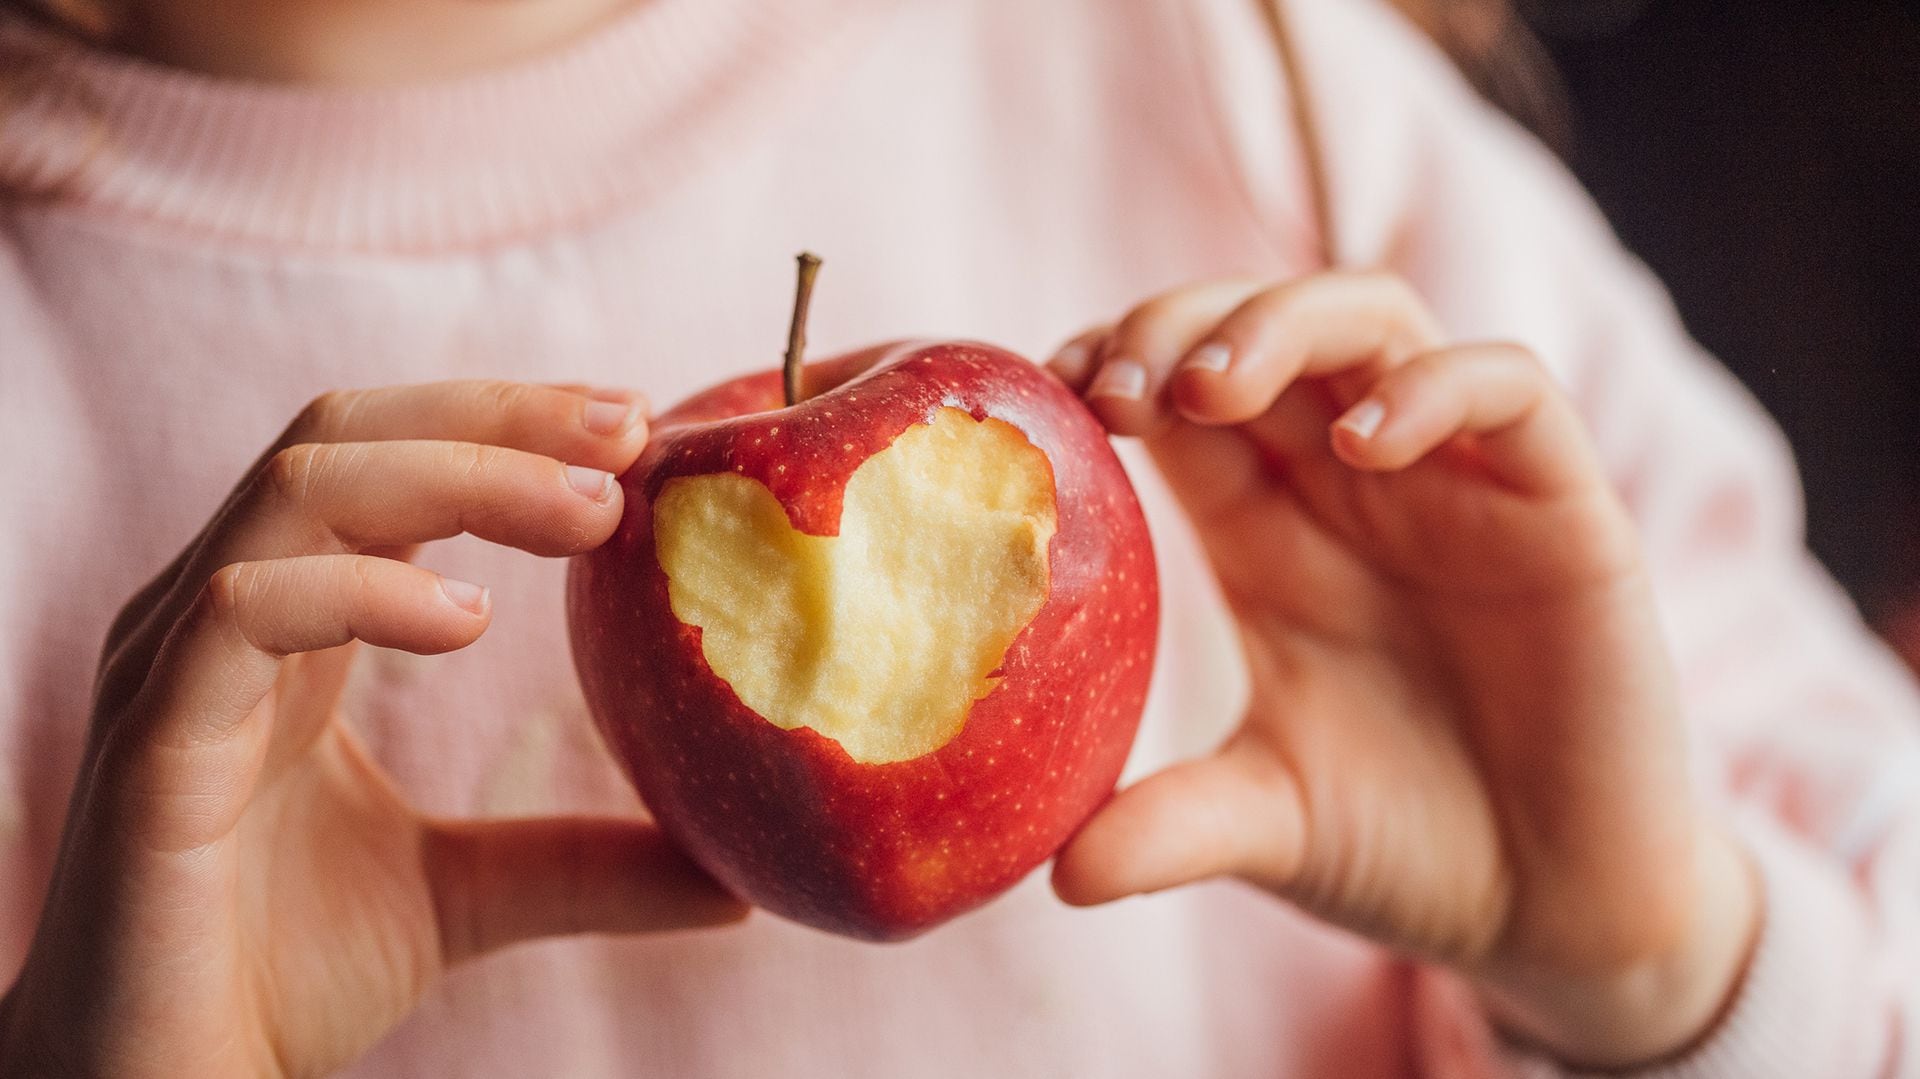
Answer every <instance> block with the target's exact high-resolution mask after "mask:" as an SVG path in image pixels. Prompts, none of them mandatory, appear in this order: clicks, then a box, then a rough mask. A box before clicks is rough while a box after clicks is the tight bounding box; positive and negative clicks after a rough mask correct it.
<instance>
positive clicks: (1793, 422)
mask: <svg viewBox="0 0 1920 1079" xmlns="http://www.w3.org/2000/svg"><path fill="white" fill-rule="evenodd" d="M1518 11H1519V14H1520V16H1521V18H1522V19H1523V20H1524V22H1525V25H1526V26H1528V27H1530V28H1531V29H1532V30H1533V32H1534V34H1535V35H1536V37H1537V40H1538V41H1539V42H1540V43H1542V44H1544V46H1545V54H1546V57H1547V58H1549V59H1550V61H1551V64H1552V67H1553V68H1554V69H1557V72H1558V77H1559V81H1560V84H1561V85H1560V87H1559V88H1558V91H1557V93H1555V91H1554V89H1553V88H1552V87H1551V86H1550V85H1548V87H1547V89H1546V95H1547V96H1548V97H1549V98H1551V97H1554V96H1557V97H1558V98H1559V102H1558V104H1559V106H1560V116H1559V118H1558V121H1557V122H1556V121H1555V120H1554V118H1553V117H1552V116H1551V115H1549V116H1548V118H1547V119H1546V121H1545V123H1544V124H1543V125H1541V126H1544V127H1545V128H1546V133H1547V134H1548V135H1549V137H1550V141H1556V142H1558V143H1560V144H1561V149H1562V151H1563V153H1564V154H1565V156H1566V157H1567V159H1568V161H1569V162H1570V164H1571V165H1572V166H1573V168H1574V170H1575V172H1577V173H1578V174H1579V176H1580V178H1581V179H1582V180H1583V181H1584V182H1585V183H1586V184H1587V186H1588V187H1589V188H1590V189H1591V190H1592V191H1593V193H1594V195H1595V197H1596V198H1597V199H1598V200H1599V202H1600V204H1601V206H1602V207H1603V208H1604V209H1605V210H1606V212H1607V215H1608V216H1609V217H1610V218H1611V219H1612V221H1613V223H1614V227H1615V228H1616V229H1617V230H1618V231H1619V233H1620V235H1621V237H1622V239H1624V240H1625V241H1626V243H1627V245H1628V246H1629V247H1631V248H1632V249H1633V250H1634V251H1635V252H1637V253H1638V254H1639V255H1640V256H1641V257H1642V258H1644V259H1645V260H1646V261H1647V262H1648V263H1649V264H1650V265H1651V266H1652V267H1653V269H1654V271H1655V272H1656V273H1658V274H1659V275H1660V277H1661V278H1662V279H1663V280H1665V281H1666V283H1667V285H1668V287H1669V288H1671V289H1672V290H1673V293H1674V296H1675V298H1676V300H1677V302H1678V304H1679V306H1680V310H1681V312H1682V314H1683V316H1684V317H1685V318H1686V320H1687V324H1688V327H1689V328H1690V329H1691V330H1692V332H1693V334H1694V335H1695V336H1696V337H1697V338H1699V340H1700V341H1701V342H1702V343H1703V344H1705V345H1706V346H1707V347H1708V348H1709V349H1710V350H1712V351H1713V352H1714V354H1715V355H1717V356H1718V357H1720V359H1721V360H1722V361H1724V362H1725V363H1726V364H1727V365H1728V366H1729V367H1731V368H1732V369H1733V370H1734V372H1735V373H1736V374H1738V375H1739V376H1740V378H1741V379H1742V380H1743V381H1745V382H1746V384H1747V385H1748V386H1749V387H1750V388H1751V389H1752V390H1753V392H1754V393H1755V395H1756V396H1758V397H1759V398H1760V400H1761V401H1762V402H1763V403H1764V404H1765V405H1766V406H1767V408H1768V409H1770V410H1771V411H1772V413H1773V414H1774V416H1775V417H1777V418H1778V419H1779V421H1780V423H1781V425H1782V426H1783V427H1784V428H1785V429H1786V432H1787V435H1788V437H1789V438H1790V439H1791V440H1792V441H1793V443H1794V447H1795V449H1796V451H1797V452H1798V454H1799V457H1800V465H1801V471H1802V475H1803V478H1804V481H1805V484H1806V489H1807V502H1808V510H1809V516H1810V521H1809V529H1810V540H1811V543H1812V546H1813V549H1814V551H1815V552H1816V553H1817V554H1818V555H1819V556H1820V557H1821V559H1822V560H1824V561H1825V562H1826V564H1827V565H1828V566H1829V567H1831V568H1832V569H1833V571H1834V573H1835V574H1836V575H1837V576H1838V577H1839V578H1840V580H1841V581H1842V583H1844V584H1845V585H1846V586H1847V588H1848V589H1849V590H1850V591H1851V592H1852V593H1853V595H1854V596H1855V598H1856V599H1857V600H1858V601H1859V602H1860V603H1861V605H1862V607H1863V608H1864V609H1865V611H1866V612H1867V614H1868V615H1869V617H1870V618H1873V619H1874V620H1875V621H1876V622H1878V623H1879V624H1880V625H1881V626H1882V627H1883V628H1886V629H1889V630H1892V631H1894V632H1895V633H1896V634H1897V633H1898V632H1899V627H1900V626H1901V625H1902V624H1903V623H1904V622H1905V621H1906V620H1907V619H1908V618H1910V617H1911V616H1912V614H1913V613H1915V611H1920V604H1916V603H1915V601H1916V600H1920V315H1916V301H1917V300H1920V297H1916V295H1915V293H1916V291H1920V5H1916V4H1914V3H1912V2H1907V3H1895V2H1880V3H1864V2H1863V3H1832V4H1797V5H1772V4H1757V5H1756V4H1734V3H1700V2H1683V0H1671V2H1658V0H1654V2H1645V3H1638V2H1627V3H1621V2H1606V0H1584V2H1565V3H1547V2H1535V3H1532V4H1524V3H1523V4H1521V5H1520V6H1519V8H1518ZM1509 81H1511V80H1509ZM1496 96H1497V95H1496ZM1533 96H1534V97H1535V98H1536V99H1537V98H1539V97H1541V96H1542V95H1541V94H1540V93H1538V92H1536V93H1534V95H1533ZM1522 104H1523V108H1522V110H1521V111H1526V108H1527V107H1533V108H1535V109H1536V110H1537V109H1538V103H1537V102H1535V103H1534V104H1533V105H1531V106H1529V105H1528V104H1527V103H1526V102H1524V101H1523V102H1522ZM1910 608H1911V609H1910ZM1910 655H1911V656H1913V657H1916V658H1920V649H1915V650H1911V651H1910Z"/></svg>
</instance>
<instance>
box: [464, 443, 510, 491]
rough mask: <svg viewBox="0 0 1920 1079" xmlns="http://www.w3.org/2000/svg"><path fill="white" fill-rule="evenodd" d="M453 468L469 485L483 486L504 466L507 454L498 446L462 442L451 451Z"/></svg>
mask: <svg viewBox="0 0 1920 1079" xmlns="http://www.w3.org/2000/svg"><path fill="white" fill-rule="evenodd" d="M451 452H452V455H453V460H452V464H453V466H454V468H455V469H456V470H457V471H458V472H459V473H460V475H461V477H462V478H463V479H465V480H467V481H468V482H470V483H478V484H484V483H486V482H488V481H489V480H491V479H492V478H493V477H494V476H495V475H496V474H497V473H498V472H499V471H500V470H501V468H502V467H503V466H504V465H505V463H506V460H507V452H506V451H505V450H503V449H501V448H500V447H499V446H489V445H486V444H485V443H480V442H462V443H460V444H459V445H457V446H456V447H455V448H454V449H453V450H452V451H451Z"/></svg>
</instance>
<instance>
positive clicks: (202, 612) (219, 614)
mask: <svg viewBox="0 0 1920 1079" xmlns="http://www.w3.org/2000/svg"><path fill="white" fill-rule="evenodd" d="M258 580H259V571H258V569H257V567H255V566H254V565H253V563H251V562H232V563H229V564H227V565H224V566H221V567H220V568H219V569H217V570H214V571H213V572H212V573H211V574H209V575H208V576H207V583H206V584H204V585H202V586H201V588H200V595H199V598H198V599H197V600H195V602H194V605H193V610H192V615H191V617H193V618H194V619H195V620H196V621H202V622H210V621H234V620H236V619H237V618H238V617H239V612H240V608H241V605H242V604H243V603H244V602H245V601H246V598H247V596H248V595H250V594H251V593H252V591H253V589H254V588H256V587H258V583H257V582H258Z"/></svg>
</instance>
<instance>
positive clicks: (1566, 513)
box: [1052, 275, 1757, 1065]
mask: <svg viewBox="0 0 1920 1079" xmlns="http://www.w3.org/2000/svg"><path fill="white" fill-rule="evenodd" d="M1052 366H1053V367H1054V369H1055V370H1056V371H1057V372H1059V373H1060V374H1061V376H1062V377H1063V378H1065V379H1067V381H1068V382H1069V383H1070V384H1073V385H1075V386H1076V387H1082V388H1084V390H1085V393H1086V396H1087V399H1088V401H1089V403H1090V404H1091V405H1092V406H1093V408H1094V409H1095V410H1096V411H1097V412H1098V413H1099V414H1100V415H1101V417H1102V418H1103V419H1104V420H1105V421H1106V423H1107V425H1108V426H1109V428H1111V429H1112V430H1113V431H1114V432H1116V433H1119V434H1126V435H1137V436H1140V437H1142V438H1144V439H1145V440H1146V442H1147V445H1148V446H1149V448H1150V449H1151V451H1152V453H1153V455H1154V457H1155V460H1156V461H1157V463H1158V464H1159V466H1160V468H1161V470H1162V471H1163V472H1164V473H1165V474H1166V476H1167V478H1168V481H1169V483H1170V484H1171V485H1172V487H1173V488H1174V490H1175V491H1176V493H1177V494H1178V495H1179V497H1180V498H1181V500H1182V501H1183V503H1184V504H1185V506H1186V509H1187V511H1188V513H1189V514H1190V515H1191V516H1192V518H1193V520H1194V522H1195V524H1196V526H1197V528H1198V530H1199V533H1200V535H1201V537H1202V540H1203V542H1204V543H1205V545H1206V549H1207V551H1208V553H1209V555H1210V556H1211V559H1212V562H1213V566H1214V570H1215V572H1216V573H1217V574H1218V576H1219V578H1220V581H1221V583H1222V585H1223V587H1224V589H1225V592H1226V595H1227V598H1228V601H1229V603H1230V604H1231V606H1232V609H1233V612H1234V614H1235V616H1236V617H1237V620H1238V623H1239V627H1240V634H1241V639H1242V641H1243V644H1244V647H1245V649H1246V655H1247V660H1248V664H1249V667H1250V670H1251V672H1252V676H1253V693H1252V702H1251V705H1250V707H1249V710H1248V712H1247V715H1246V717H1245V721H1244V723H1243V725H1242V727H1241V729H1240V730H1239V732H1238V733H1237V734H1236V735H1235V736H1234V737H1233V738H1232V739H1231V740H1230V741H1229V742H1228V743H1227V745H1226V746H1225V747H1224V748H1222V749H1221V750H1220V751H1219V753H1218V754H1217V755H1215V756H1213V757H1211V758H1208V759H1205V760H1201V761H1198V762H1195V763H1190V764H1185V765H1181V766H1178V767H1175V768H1172V769H1169V770H1168V771H1166V772H1163V773H1161V774H1159V775H1156V776H1152V777H1150V778H1148V779H1146V780H1145V781H1143V782H1141V783H1139V784H1138V785H1136V786H1134V787H1132V788H1130V789H1128V790H1126V791H1123V792H1122V793H1120V794H1119V795H1117V796H1116V797H1115V799H1114V800H1113V802H1112V803H1111V804H1110V805H1108V806H1107V807H1106V808H1105V809H1104V810H1102V811H1101V812H1100V813H1099V814H1098V815H1096V816H1095V817H1094V818H1093V820H1092V821H1091V822H1089V823H1088V824H1087V826H1086V828H1085V829H1084V830H1083V831H1082V832H1081V833H1080V834H1079V836H1077V837H1076V838H1075V840H1074V841H1073V842H1072V843H1071V844H1070V845H1069V846H1068V847H1067V849H1066V850H1065V851H1064V852H1063V853H1062V854H1061V856H1060V859H1059V862H1058V864H1057V866H1056V868H1055V872H1054V883H1055V887H1056V888H1057V889H1058V890H1059V892H1060V894H1061V895H1062V896H1063V897H1065V898H1066V899H1067V900H1069V901H1070V902H1075V903H1098V902H1103V901H1106V900H1110V899H1114V898H1118V897H1120V896H1124V895H1129V894H1133V893H1137V892H1144V891H1151V890H1154V889H1159V888H1166V887H1170V886H1173V885H1177V884H1181V883H1184V882H1187V881H1193V880H1198V879H1201V878H1205V877H1211V876H1215V875H1221V874H1234V875H1238V876H1240V877H1242V878H1244V879H1246V880H1248V881H1251V882H1253V883H1255V884H1258V885H1261V886H1263V887H1265V888H1267V889H1269V890H1271V891H1272V892H1274V893H1275V894H1277V895H1280V896H1283V897H1285V898H1287V899H1289V900H1291V901H1293V902H1294V903H1297V904H1298V905H1300V906H1301V907H1303V908H1305V909H1307V910H1309V911H1311V912H1313V913H1314V914H1316V915H1318V916H1319V917H1322V918H1325V919H1327V920H1329V921H1332V922H1334V923H1337V924H1339V925H1342V926H1345V927H1347V928H1349V929H1352V930H1355V931H1358V932H1360V933H1364V934H1366V935H1368V936H1370V937H1372V938H1374V939H1376V940H1378V941H1381V942H1383V943H1386V944H1388V945H1391V946H1394V947H1398V948H1403V949H1406V950H1408V951H1411V952H1413V953H1416V954H1419V955H1422V956H1426V957H1428V958H1431V959H1434V960H1438V961H1441V962H1445V963H1448V964H1450V965H1453V966H1454V967H1456V968H1457V969H1459V970H1460V971H1462V972H1464V973H1465V974H1467V975H1468V976H1470V977H1471V978H1472V979H1474V981H1475V983H1476V984H1477V985H1478V986H1479V988H1480V989H1481V991H1482V993H1483V995H1484V996H1485V997H1486V998H1487V1000H1488V1001H1489V1003H1490V1006H1491V1007H1492V1008H1493V1009H1494V1011H1495V1013H1496V1015H1497V1017H1498V1018H1499V1019H1500V1020H1501V1021H1502V1022H1503V1023H1505V1024H1506V1025H1508V1026H1509V1027H1510V1028H1511V1029H1513V1030H1514V1031H1515V1032H1516V1033H1518V1034H1520V1035H1521V1036H1523V1037H1528V1038H1532V1039H1534V1040H1537V1041H1539V1042H1541V1043H1543V1044H1544V1045H1545V1046H1546V1047H1547V1048H1549V1049H1551V1050H1554V1051H1557V1052H1559V1053H1560V1054H1562V1055H1563V1056H1565V1057H1567V1058H1569V1059H1573V1060H1576V1061H1578V1062H1580V1063H1585V1064H1593V1065H1628V1064H1635V1063H1640V1062H1644V1061H1647V1060H1650V1059H1653V1058H1656V1057H1659V1056H1661V1055H1663V1054H1668V1053H1672V1052H1675V1051H1677V1050H1679V1049H1681V1048H1683V1047H1685V1046H1686V1045H1687V1044H1688V1043H1689V1042H1690V1041H1692V1040H1694V1039H1696V1038H1697V1037H1699V1036H1700V1035H1701V1034H1702V1033H1703V1032H1704V1031H1705V1030H1706V1029H1707V1027H1708V1026H1709V1025H1710V1024H1711V1022H1712V1021H1713V1019H1714V1017H1715V1016H1716V1014H1717V1012H1718V1010H1719V1009H1720V1007H1721V1006H1722V1005H1723V1004H1724V1002H1725V1001H1726V1000H1727V998H1728V996H1729V994H1730V992H1731V989H1732V986H1733V984H1734V983H1735V981H1736V979H1737V976H1738V972H1739V969H1740V966H1741V964H1742V962H1743V961H1744V956H1745V953H1746V950H1747V948H1748V945H1749V942H1750V939H1751V937H1752V935H1753V932H1754V927H1755V923H1756V920H1757V915H1756V911H1755V907H1756V906H1757V902H1756V899H1755V896H1754V892H1755V888H1754V885H1753V884H1752V882H1751V881H1750V879H1749V873H1748V870H1747V868H1746V863H1745V860H1744V858H1743V857H1742V856H1741V855H1740V854H1739V852H1738V851H1737V849H1736V848H1735V847H1734V846H1733V845H1732V843H1731V841H1730V840H1729V839H1727V838H1726V837H1725V835H1724V834H1723V832H1722V831H1721V830H1720V829H1719V828H1718V827H1717V826H1715V825H1714V824H1713V823H1710V822H1709V820H1708V819H1707V817H1706V815H1705V814H1704V813H1703V812H1702V810H1701V808H1700V807H1699V806H1698V805H1697V804H1696V803H1695V801H1694V799H1693V797H1692V794H1691V792H1690V788H1689V783H1688V775H1687V770H1686V767H1685V762H1684V760H1683V740H1684V739H1683V732H1682V730H1681V726H1680V720H1679V717H1678V714H1677V710H1678V709H1677V700H1676V692H1675V688H1674V679H1673V674H1672V672H1671V671H1670V669H1669V663H1668V659H1667V656H1666V654H1665V651H1664V648H1663V646H1662V643H1661V639H1660V632H1659V629H1658V627H1657V625H1656V624H1655V616H1654V608H1653V604H1652V601H1651V598H1650V595H1649V591H1648V584H1647V580H1646V577H1645V573H1644V571H1643V569H1642V567H1641V564H1640V560H1639V555H1638V551H1637V547H1636V541H1635V536H1634V531H1633V528H1632V525H1631V522H1630V520H1629V519H1628V517H1627V515H1626V512H1625V510H1624V508H1623V507H1622V506H1621V504H1620V503H1619V501H1618V500H1617V499H1616V497H1615V495H1614V493H1613V492H1612V491H1611V490H1610V488H1609V486H1608V484H1607V481H1606V479H1605V477H1604V475H1603V474H1602V472H1601V469H1600V467H1599V465H1598V464H1597V462H1596V460H1595V456H1594V453H1593V451H1592V449H1591V448H1590V446H1589V444H1588V441H1587V439H1586V437H1585V435H1584V432H1583V430H1582V427H1581V424H1580V422H1579V420H1578V418H1577V416H1576V415H1575V413H1574V412H1573V410H1572V408H1571V407H1570V405H1569V404H1568V402H1567V401H1566V400H1565V399H1564V398H1563V397H1562V396H1561V394H1560V393H1559V392H1558V390H1556V388H1555V387H1554V385H1553V382H1552V381H1551V379H1550V378H1549V377H1548V375H1547V374H1546V373H1545V371H1543V370H1542V368H1541V367H1540V365H1539V363H1538V362H1537V361H1536V360H1535V359H1534V357H1532V356H1531V355H1529V354H1528V353H1527V352H1525V351H1524V350H1522V349H1520V348H1517V347H1514V346H1510V345H1473V346H1461V347H1441V341H1440V337H1439V333H1438V330H1437V328H1436V324H1435V322H1434V320H1433V318H1432V316H1431V315H1429V314H1428V313H1427V311H1426V310H1425V308H1424V307H1423V306H1422V305H1421V303H1420V302H1419V301H1418V299H1417V298H1416V297H1415V296H1414V295H1413V294H1412V293H1411V292H1410V290H1409V289H1407V288H1406V286H1404V285H1402V284H1401V283H1399V282H1398V281H1396V280H1394V279H1391V278H1386V277H1381V276H1370V275H1326V276H1320V277H1313V278H1308V279H1305V280H1302V281H1298V282H1295V283H1292V284H1288V285H1284V286H1281V287H1278V288H1267V289H1261V288H1259V287H1253V286H1248V285H1244V284H1240V283H1222V284H1208V285H1200V286H1195V287H1192V288H1186V289H1181V290H1178V291H1176V292H1172V293H1169V294H1167V295H1165V296H1162V297H1160V298H1157V299H1155V300H1152V301H1150V302H1148V303H1146V304H1143V305H1142V306H1140V307H1139V308H1137V309H1135V310H1134V311H1133V312H1132V313H1131V314H1129V315H1128V316H1127V317H1126V318H1125V319H1123V320H1122V321H1121V322H1120V323H1118V324H1117V325H1116V326H1114V327H1111V328H1103V329H1100V330H1096V331H1093V332H1091V333H1089V334H1086V335H1083V336H1082V337H1081V338H1079V339H1077V340H1076V341H1075V342H1073V343H1072V344H1070V345H1069V346H1068V347H1067V348H1066V349H1063V350H1062V352H1061V354H1060V356H1059V357H1057V358H1056V359H1055V361H1054V363H1053V365H1052Z"/></svg>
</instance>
